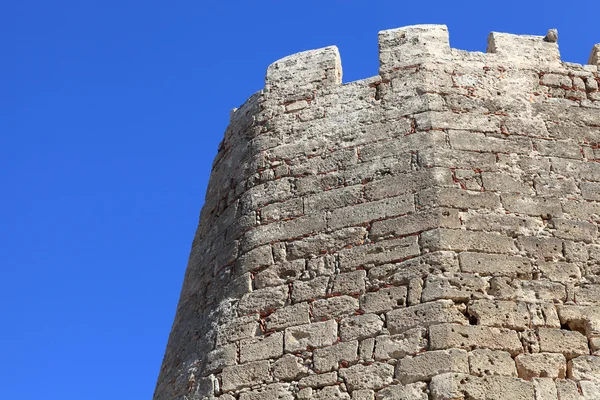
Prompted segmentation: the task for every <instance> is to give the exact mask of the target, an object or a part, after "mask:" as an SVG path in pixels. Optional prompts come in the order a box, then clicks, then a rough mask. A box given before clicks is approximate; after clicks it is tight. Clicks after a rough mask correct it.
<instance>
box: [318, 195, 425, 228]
mask: <svg viewBox="0 0 600 400" xmlns="http://www.w3.org/2000/svg"><path fill="white" fill-rule="evenodd" d="M414 210H415V200H414V196H413V195H412V194H409V195H404V196H399V197H390V198H387V199H383V200H378V201H372V202H369V203H362V204H356V205H353V206H349V207H343V208H338V209H335V210H333V211H332V212H331V216H330V217H329V221H328V226H329V228H330V229H339V228H344V227H347V226H353V225H361V224H364V223H367V222H370V221H374V220H377V219H382V218H390V217H395V216H398V215H402V214H407V213H409V212H412V211H414Z"/></svg>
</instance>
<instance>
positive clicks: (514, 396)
mask: <svg viewBox="0 0 600 400" xmlns="http://www.w3.org/2000/svg"><path fill="white" fill-rule="evenodd" d="M430 390H431V394H432V398H433V400H455V399H469V400H505V399H511V400H531V399H534V398H535V397H534V396H535V394H534V393H535V392H534V389H533V385H532V384H531V382H526V381H524V380H522V379H518V378H513V377H508V376H499V375H494V376H484V377H477V376H470V375H465V374H456V373H446V374H441V375H437V376H434V377H433V378H432V380H431V384H430ZM544 400H546V399H544ZM549 400H550V399H549Z"/></svg>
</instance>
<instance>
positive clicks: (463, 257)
mask: <svg viewBox="0 0 600 400" xmlns="http://www.w3.org/2000/svg"><path fill="white" fill-rule="evenodd" d="M458 260H459V261H460V269H461V271H462V272H465V273H470V274H473V273H475V274H479V275H482V276H487V275H491V276H509V277H519V278H527V277H531V273H532V267H531V262H530V261H529V260H528V259H527V258H524V257H513V256H507V255H499V254H485V253H470V252H463V253H460V254H459V256H458Z"/></svg>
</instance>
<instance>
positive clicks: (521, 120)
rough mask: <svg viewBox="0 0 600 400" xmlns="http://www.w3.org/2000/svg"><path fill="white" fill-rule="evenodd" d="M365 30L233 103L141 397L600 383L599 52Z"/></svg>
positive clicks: (303, 57)
mask: <svg viewBox="0 0 600 400" xmlns="http://www.w3.org/2000/svg"><path fill="white" fill-rule="evenodd" d="M590 15H591V14H590ZM543 33H544V34H545V32H543ZM378 39H379V62H380V67H379V73H378V75H377V76H375V77H372V78H367V79H364V80H360V81H356V82H350V83H346V84H342V66H341V58H340V55H339V53H338V50H337V48H336V47H334V46H331V47H326V48H323V49H317V50H310V51H306V52H302V53H298V54H294V55H291V56H288V57H285V58H283V59H281V60H278V61H276V62H275V63H273V64H272V65H271V66H269V67H268V69H267V73H266V79H265V87H264V88H263V89H262V90H260V91H259V92H257V93H255V94H254V95H252V96H251V97H250V98H249V99H248V100H247V101H246V102H245V103H244V104H243V105H241V106H240V107H239V108H237V109H234V111H232V112H231V117H230V124H229V127H228V128H227V129H226V131H225V134H224V138H223V141H222V143H221V145H220V146H219V149H218V153H217V156H216V158H215V160H214V163H213V166H212V172H211V178H210V182H209V185H208V189H207V194H206V201H205V204H204V206H203V208H202V211H201V215H200V223H199V225H198V229H197V232H196V235H195V237H194V240H193V243H192V249H191V253H190V257H189V262H188V266H187V271H186V275H185V280H184V284H183V288H182V291H181V297H180V301H179V305H178V307H177V313H176V316H175V321H174V324H173V328H172V331H171V335H170V338H169V342H168V345H167V350H166V353H165V357H164V360H163V364H162V368H161V371H160V376H159V379H158V384H157V387H156V391H155V395H154V399H155V400H175V399H178V400H181V399H193V400H213V399H222V400H234V399H238V400H254V399H265V400H270V399H279V400H288V399H289V400H291V399H323V400H327V399H347V400H352V399H354V400H379V399H405V400H413V399H415V400H417V399H418V400H425V399H427V400H457V399H463V400H466V399H469V400H494V399H495V400H500V399H502V400H506V399H511V400H534V399H535V400H558V399H560V400H567V399H575V400H576V399H579V400H582V399H583V400H589V399H594V400H596V399H598V398H600V372H598V371H599V370H600V366H599V361H598V359H599V358H598V357H599V355H600V311H599V309H600V308H599V305H600V278H599V276H600V239H599V235H598V223H600V163H599V161H600V149H599V148H598V147H599V143H600V89H599V86H600V85H599V83H600V74H599V71H598V68H599V66H600V50H599V49H600V47H598V45H596V46H595V47H594V50H593V51H592V54H591V56H590V60H589V64H590V65H585V66H583V65H577V64H573V63H566V62H562V61H561V60H560V53H559V49H558V35H557V32H555V31H551V32H550V33H549V34H548V35H547V36H528V35H511V34H506V33H496V32H494V33H492V34H491V35H490V36H489V38H488V49H487V52H486V53H474V52H468V51H462V50H457V49H452V48H451V47H450V42H449V34H448V29H447V28H446V27H445V26H443V25H417V26H408V27H404V28H398V29H391V30H386V31H383V32H380V33H379V37H378Z"/></svg>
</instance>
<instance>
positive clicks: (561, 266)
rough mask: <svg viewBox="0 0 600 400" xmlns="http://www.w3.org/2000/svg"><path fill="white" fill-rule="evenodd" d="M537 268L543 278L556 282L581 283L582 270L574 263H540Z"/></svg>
mask: <svg viewBox="0 0 600 400" xmlns="http://www.w3.org/2000/svg"><path fill="white" fill-rule="evenodd" d="M537 267H538V269H539V270H540V272H541V273H542V276H543V277H544V278H546V279H549V280H551V281H554V282H563V283H565V282H579V281H580V280H581V270H580V269H579V267H578V266H577V264H574V263H567V262H544V261H538V262H537Z"/></svg>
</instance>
